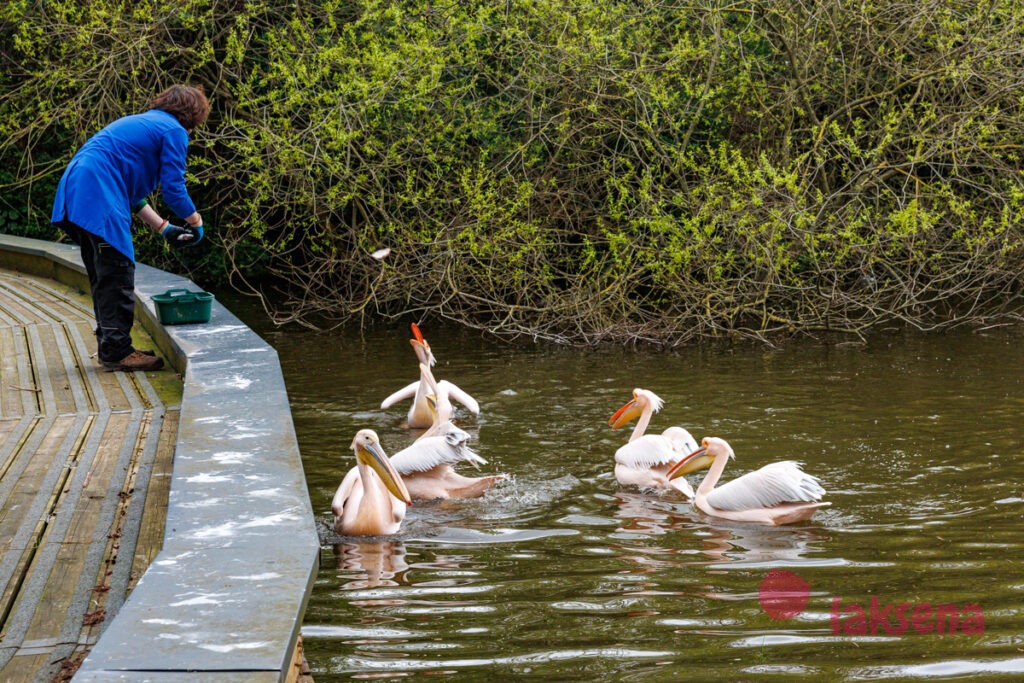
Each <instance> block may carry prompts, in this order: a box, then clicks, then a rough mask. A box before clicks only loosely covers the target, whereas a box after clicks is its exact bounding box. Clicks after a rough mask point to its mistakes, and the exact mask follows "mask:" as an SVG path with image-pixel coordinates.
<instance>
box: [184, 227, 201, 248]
mask: <svg viewBox="0 0 1024 683" xmlns="http://www.w3.org/2000/svg"><path fill="white" fill-rule="evenodd" d="M185 229H186V230H188V231H189V233H190V234H191V235H192V241H191V242H189V243H187V244H186V245H185V246H187V247H194V246H196V245H197V244H199V243H200V242H202V241H203V226H201V225H186V226H185Z"/></svg>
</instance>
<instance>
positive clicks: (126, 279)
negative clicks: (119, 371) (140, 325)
mask: <svg viewBox="0 0 1024 683" xmlns="http://www.w3.org/2000/svg"><path fill="white" fill-rule="evenodd" d="M58 225H59V226H60V228H61V230H63V231H64V232H66V233H67V234H68V236H69V237H70V238H71V239H72V240H74V242H75V243H76V244H78V245H79V246H80V247H81V248H82V263H84V264H85V272H86V273H87V274H88V275H89V289H90V290H91V293H92V308H93V312H94V313H95V314H96V341H97V344H98V346H99V357H100V360H101V361H108V362H114V361H119V360H121V359H122V358H124V357H125V356H127V355H128V354H130V353H131V352H132V351H133V350H134V349H133V348H132V325H133V324H134V322H135V263H134V262H132V260H131V259H130V258H128V257H127V256H125V255H124V254H122V253H121V252H119V251H118V250H117V249H114V248H113V247H112V246H110V245H109V244H107V243H106V242H105V241H104V240H103V239H101V238H99V237H97V236H96V235H94V234H92V233H91V232H88V231H86V230H83V229H82V228H80V227H79V226H77V225H75V224H74V223H71V222H70V221H64V222H62V223H60V224H58Z"/></svg>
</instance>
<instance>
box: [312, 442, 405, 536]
mask: <svg viewBox="0 0 1024 683" xmlns="http://www.w3.org/2000/svg"><path fill="white" fill-rule="evenodd" d="M352 450H353V451H355V454H356V466H355V467H353V468H352V469H351V470H349V472H348V474H346V475H345V478H344V479H343V480H342V482H341V486H339V487H338V491H337V492H336V493H335V494H334V500H333V501H332V502H331V510H333V511H334V530H335V531H337V532H338V533H340V534H345V535H348V536H390V535H392V534H396V533H398V528H399V527H400V526H401V525H402V520H403V519H405V506H406V505H408V504H409V503H411V502H412V499H411V498H410V497H409V491H408V489H406V487H405V483H404V482H402V477H401V476H400V475H399V474H398V472H396V471H395V468H394V467H393V466H392V464H391V461H390V460H388V456H387V455H386V454H385V453H384V449H383V448H382V447H381V445H380V440H379V439H378V438H377V433H376V432H375V431H373V430H372V429H360V430H359V431H358V432H356V438H354V439H353V440H352Z"/></svg>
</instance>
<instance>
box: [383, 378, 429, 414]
mask: <svg viewBox="0 0 1024 683" xmlns="http://www.w3.org/2000/svg"><path fill="white" fill-rule="evenodd" d="M419 386H420V383H419V382H413V383H412V384H410V385H409V386H407V387H403V388H401V389H399V390H398V391H396V392H395V393H393V394H391V395H390V396H388V397H387V398H386V399H384V400H383V401H381V404H380V409H381V410H386V409H388V408H390V407H391V406H393V405H395V404H396V403H398V402H399V401H401V400H403V399H407V398H414V397H415V396H416V389H417V388H418V387H419Z"/></svg>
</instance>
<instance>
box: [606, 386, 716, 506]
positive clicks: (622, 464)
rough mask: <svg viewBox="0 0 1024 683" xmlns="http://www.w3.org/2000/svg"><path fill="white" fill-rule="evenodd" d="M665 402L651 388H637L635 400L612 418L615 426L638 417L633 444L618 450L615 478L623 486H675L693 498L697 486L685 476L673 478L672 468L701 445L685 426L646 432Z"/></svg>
mask: <svg viewBox="0 0 1024 683" xmlns="http://www.w3.org/2000/svg"><path fill="white" fill-rule="evenodd" d="M664 403H665V402H664V401H662V400H661V398H660V397H659V396H658V395H657V394H655V393H654V392H653V391H650V390H648V389H634V390H633V399H632V400H631V401H630V402H629V403H627V404H626V405H624V406H622V407H621V408H619V410H618V411H616V412H615V414H614V415H612V416H611V417H610V418H609V419H608V424H609V425H611V428H612V429H619V428H620V427H622V426H624V425H626V424H629V423H630V422H632V421H633V420H637V424H636V427H635V428H634V429H633V433H632V434H631V435H630V437H629V443H627V444H626V445H624V446H622V447H621V448H619V449H618V450H617V451H615V478H616V479H617V480H618V482H619V483H620V484H622V485H623V486H639V487H640V488H661V489H669V488H670V489H675V490H676V491H679V492H680V493H682V494H683V495H684V496H686V497H687V498H693V488H692V487H691V486H690V484H689V482H687V481H686V480H685V479H683V478H681V477H677V478H676V479H674V480H672V479H670V478H669V477H668V476H667V474H668V471H669V468H671V467H672V466H673V465H675V464H676V463H677V462H679V461H680V460H681V459H682V458H683V457H684V456H686V455H687V454H689V453H690V452H692V451H694V450H695V449H696V448H697V441H696V440H695V439H694V438H693V437H692V436H691V435H690V432H688V431H686V430H685V429H683V428H682V427H669V428H668V429H666V430H665V431H663V432H662V433H661V434H645V433H644V432H646V431H647V426H648V425H649V424H650V422H651V417H652V416H653V415H654V413H656V412H658V411H659V410H661V407H662V406H663V405H664Z"/></svg>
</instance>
